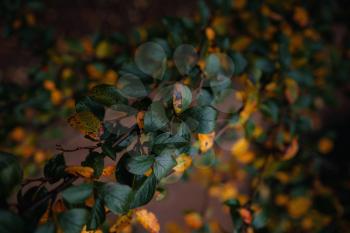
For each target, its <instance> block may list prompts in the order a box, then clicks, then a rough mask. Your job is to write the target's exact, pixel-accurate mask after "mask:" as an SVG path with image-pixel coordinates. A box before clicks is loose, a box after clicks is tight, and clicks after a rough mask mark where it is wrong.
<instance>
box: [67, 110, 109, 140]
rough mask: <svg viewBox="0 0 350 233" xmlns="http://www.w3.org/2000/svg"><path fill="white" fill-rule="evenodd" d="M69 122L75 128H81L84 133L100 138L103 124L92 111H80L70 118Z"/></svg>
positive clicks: (93, 137)
mask: <svg viewBox="0 0 350 233" xmlns="http://www.w3.org/2000/svg"><path fill="white" fill-rule="evenodd" d="M68 123H69V124H70V125H71V126H72V127H73V128H74V129H77V130H79V131H80V132H81V133H82V134H84V135H86V136H88V137H90V138H92V139H95V140H97V139H98V138H99V135H100V130H101V127H102V125H101V122H100V120H99V119H98V118H97V117H96V116H95V115H94V114H93V113H92V112H89V111H83V112H78V113H76V114H75V115H73V116H71V117H69V118H68Z"/></svg>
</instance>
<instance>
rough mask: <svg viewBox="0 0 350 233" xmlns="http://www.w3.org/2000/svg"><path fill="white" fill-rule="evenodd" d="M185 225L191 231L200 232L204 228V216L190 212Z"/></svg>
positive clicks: (186, 215) (187, 214) (185, 217)
mask: <svg viewBox="0 0 350 233" xmlns="http://www.w3.org/2000/svg"><path fill="white" fill-rule="evenodd" d="M184 219H185V223H186V225H187V226H188V227H190V228H191V229H195V230H198V229H200V228H201V227H202V226H203V219H202V216H201V215H200V214H199V213H197V212H194V211H191V212H188V213H186V214H185V216H184Z"/></svg>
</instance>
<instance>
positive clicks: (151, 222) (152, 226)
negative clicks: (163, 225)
mask: <svg viewBox="0 0 350 233" xmlns="http://www.w3.org/2000/svg"><path fill="white" fill-rule="evenodd" d="M135 216H136V220H137V222H138V223H140V224H141V225H142V226H143V227H144V228H145V229H146V231H148V232H150V233H158V232H159V231H160V226H159V223H158V219H157V217H156V216H155V215H154V213H152V212H150V211H147V210H146V209H139V210H137V211H136V212H135Z"/></svg>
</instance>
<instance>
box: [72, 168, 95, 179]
mask: <svg viewBox="0 0 350 233" xmlns="http://www.w3.org/2000/svg"><path fill="white" fill-rule="evenodd" d="M65 171H66V172H67V173H68V174H71V175H74V176H81V177H84V178H91V177H92V176H93V175H94V169H93V168H91V167H83V166H70V167H67V168H66V169H65Z"/></svg>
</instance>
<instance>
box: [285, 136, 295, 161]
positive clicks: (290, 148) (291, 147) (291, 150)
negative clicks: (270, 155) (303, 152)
mask: <svg viewBox="0 0 350 233" xmlns="http://www.w3.org/2000/svg"><path fill="white" fill-rule="evenodd" d="M298 151H299V143H298V139H297V138H294V139H293V140H292V143H291V144H290V145H289V146H288V147H287V149H286V151H285V153H284V154H283V156H282V160H289V159H291V158H293V157H294V156H295V155H296V154H297V153H298Z"/></svg>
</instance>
